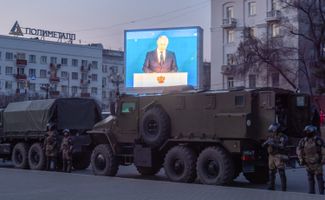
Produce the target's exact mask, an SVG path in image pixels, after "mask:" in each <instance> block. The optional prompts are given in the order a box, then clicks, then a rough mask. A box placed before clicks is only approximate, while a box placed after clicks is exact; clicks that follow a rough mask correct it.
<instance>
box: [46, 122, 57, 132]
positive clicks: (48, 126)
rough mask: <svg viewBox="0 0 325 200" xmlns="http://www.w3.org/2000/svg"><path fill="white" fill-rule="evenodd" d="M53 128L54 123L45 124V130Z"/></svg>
mask: <svg viewBox="0 0 325 200" xmlns="http://www.w3.org/2000/svg"><path fill="white" fill-rule="evenodd" d="M54 129H55V126H54V124H51V123H47V124H46V130H47V131H53V130H54Z"/></svg>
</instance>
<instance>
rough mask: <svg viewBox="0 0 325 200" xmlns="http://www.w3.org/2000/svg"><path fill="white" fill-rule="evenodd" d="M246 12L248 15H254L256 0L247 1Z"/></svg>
mask: <svg viewBox="0 0 325 200" xmlns="http://www.w3.org/2000/svg"><path fill="white" fill-rule="evenodd" d="M248 14H249V16H253V15H256V2H254V1H252V2H249V3H248Z"/></svg>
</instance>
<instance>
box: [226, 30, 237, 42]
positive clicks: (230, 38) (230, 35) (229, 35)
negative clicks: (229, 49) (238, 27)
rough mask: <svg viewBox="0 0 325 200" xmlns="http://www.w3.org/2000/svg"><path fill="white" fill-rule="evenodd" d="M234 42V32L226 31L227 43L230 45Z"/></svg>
mask: <svg viewBox="0 0 325 200" xmlns="http://www.w3.org/2000/svg"><path fill="white" fill-rule="evenodd" d="M234 41H235V31H233V30H228V31H227V43H232V42H234Z"/></svg>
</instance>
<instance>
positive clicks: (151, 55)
mask: <svg viewBox="0 0 325 200" xmlns="http://www.w3.org/2000/svg"><path fill="white" fill-rule="evenodd" d="M168 43H169V40H168V37H167V36H165V35H162V36H160V37H159V38H158V40H157V49H155V50H153V51H150V52H148V53H147V55H146V59H145V62H144V64H143V71H144V72H145V73H167V72H177V70H178V67H177V62H176V56H175V53H174V52H172V51H168V50H167V47H168Z"/></svg>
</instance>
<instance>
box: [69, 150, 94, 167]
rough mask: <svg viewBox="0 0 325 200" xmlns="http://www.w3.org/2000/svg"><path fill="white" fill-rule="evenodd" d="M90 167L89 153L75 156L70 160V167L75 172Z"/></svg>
mask: <svg viewBox="0 0 325 200" xmlns="http://www.w3.org/2000/svg"><path fill="white" fill-rule="evenodd" d="M89 165H90V155H89V153H83V154H76V155H73V158H72V166H73V169H75V170H84V169H87V168H88V167H89Z"/></svg>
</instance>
